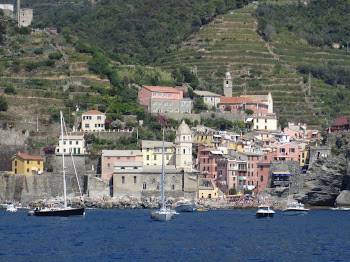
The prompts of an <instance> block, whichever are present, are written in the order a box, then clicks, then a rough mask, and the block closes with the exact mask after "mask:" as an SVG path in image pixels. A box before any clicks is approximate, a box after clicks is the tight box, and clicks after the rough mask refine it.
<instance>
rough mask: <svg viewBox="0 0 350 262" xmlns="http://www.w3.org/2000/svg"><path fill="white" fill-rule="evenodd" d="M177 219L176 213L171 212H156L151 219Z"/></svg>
mask: <svg viewBox="0 0 350 262" xmlns="http://www.w3.org/2000/svg"><path fill="white" fill-rule="evenodd" d="M174 218H175V213H174V212H170V211H154V212H152V213H151V219H152V220H154V221H170V220H172V219H174Z"/></svg>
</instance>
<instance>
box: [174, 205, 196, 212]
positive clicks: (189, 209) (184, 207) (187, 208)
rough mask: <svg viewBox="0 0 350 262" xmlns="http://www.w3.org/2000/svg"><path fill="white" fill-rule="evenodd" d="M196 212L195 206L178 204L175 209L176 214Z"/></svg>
mask: <svg viewBox="0 0 350 262" xmlns="http://www.w3.org/2000/svg"><path fill="white" fill-rule="evenodd" d="M195 210H196V206H195V204H180V205H178V206H176V207H175V211H176V212H193V211H195Z"/></svg>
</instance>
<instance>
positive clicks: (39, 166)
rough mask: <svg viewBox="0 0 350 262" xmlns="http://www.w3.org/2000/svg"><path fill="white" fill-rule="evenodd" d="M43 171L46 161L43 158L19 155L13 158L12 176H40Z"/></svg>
mask: <svg viewBox="0 0 350 262" xmlns="http://www.w3.org/2000/svg"><path fill="white" fill-rule="evenodd" d="M43 170H44V159H43V158H42V157H41V156H29V155H27V154H24V153H18V154H16V155H15V156H14V157H13V158H12V172H11V173H12V174H26V175H29V174H40V173H42V172H43Z"/></svg>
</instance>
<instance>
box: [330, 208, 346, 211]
mask: <svg viewBox="0 0 350 262" xmlns="http://www.w3.org/2000/svg"><path fill="white" fill-rule="evenodd" d="M331 210H335V211H337V210H338V211H349V210H350V207H333V208H331Z"/></svg>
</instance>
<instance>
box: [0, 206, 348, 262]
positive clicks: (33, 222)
mask: <svg viewBox="0 0 350 262" xmlns="http://www.w3.org/2000/svg"><path fill="white" fill-rule="evenodd" d="M150 212H151V211H150V210H86V216H85V217H69V218H61V217H29V216H27V213H26V211H18V212H17V213H9V212H5V211H4V210H0V261H252V260H253V261H350V211H331V210H311V211H310V213H309V214H308V215H306V216H299V217H286V216H283V215H282V213H281V211H277V212H276V214H275V216H274V218H272V219H256V218H255V216H254V214H255V211H254V210H247V211H238V210H229V211H222V210H217V211H212V210H211V211H208V212H194V213H182V214H181V215H179V216H176V218H175V220H173V221H170V222H154V221H151V220H150Z"/></svg>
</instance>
